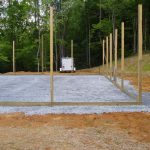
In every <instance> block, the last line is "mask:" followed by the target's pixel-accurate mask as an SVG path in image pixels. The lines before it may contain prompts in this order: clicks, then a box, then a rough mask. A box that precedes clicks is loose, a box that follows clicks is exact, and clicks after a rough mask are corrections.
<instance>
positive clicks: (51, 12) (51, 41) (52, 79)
mask: <svg viewBox="0 0 150 150" xmlns="http://www.w3.org/2000/svg"><path fill="white" fill-rule="evenodd" d="M53 76H54V73H53V7H50V95H51V103H52V102H54V77H53Z"/></svg>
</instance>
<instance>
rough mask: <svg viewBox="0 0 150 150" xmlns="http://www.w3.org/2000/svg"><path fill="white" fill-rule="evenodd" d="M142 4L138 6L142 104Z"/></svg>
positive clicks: (140, 96) (140, 98)
mask: <svg viewBox="0 0 150 150" xmlns="http://www.w3.org/2000/svg"><path fill="white" fill-rule="evenodd" d="M142 35H143V34H142V4H139V5H138V92H139V95H138V101H139V102H142V51H143V47H142V44H143V40H142Z"/></svg>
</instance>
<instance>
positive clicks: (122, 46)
mask: <svg viewBox="0 0 150 150" xmlns="http://www.w3.org/2000/svg"><path fill="white" fill-rule="evenodd" d="M123 74H124V22H122V23H121V88H122V90H123V88H124V77H123Z"/></svg>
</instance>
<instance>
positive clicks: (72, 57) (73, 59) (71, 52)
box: [71, 40, 74, 72]
mask: <svg viewBox="0 0 150 150" xmlns="http://www.w3.org/2000/svg"><path fill="white" fill-rule="evenodd" d="M73 57H74V56H73V40H71V58H72V59H73V66H72V72H73V71H74V58H73Z"/></svg>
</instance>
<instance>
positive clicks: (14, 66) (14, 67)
mask: <svg viewBox="0 0 150 150" xmlns="http://www.w3.org/2000/svg"><path fill="white" fill-rule="evenodd" d="M15 63H16V62H15V41H13V73H15V72H16V65H15Z"/></svg>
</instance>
